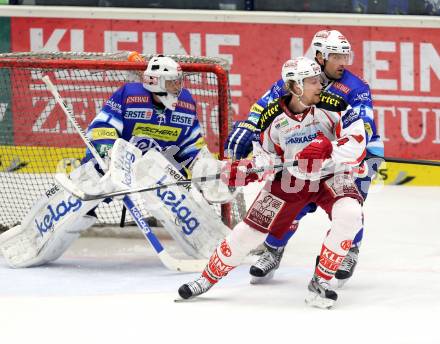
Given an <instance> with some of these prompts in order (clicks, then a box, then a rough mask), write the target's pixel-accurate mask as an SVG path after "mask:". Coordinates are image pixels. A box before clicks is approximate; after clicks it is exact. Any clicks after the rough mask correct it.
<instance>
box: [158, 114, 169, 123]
mask: <svg viewBox="0 0 440 344" xmlns="http://www.w3.org/2000/svg"><path fill="white" fill-rule="evenodd" d="M166 122H167V117H166V116H165V113H158V114H157V124H159V125H162V124H163V123H166Z"/></svg>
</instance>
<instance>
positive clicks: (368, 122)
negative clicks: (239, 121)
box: [248, 70, 384, 156]
mask: <svg viewBox="0 0 440 344" xmlns="http://www.w3.org/2000/svg"><path fill="white" fill-rule="evenodd" d="M324 90H326V91H328V92H330V93H333V94H336V95H338V96H340V97H342V98H343V99H344V100H345V102H347V103H348V104H349V105H350V106H351V107H352V108H353V109H354V111H356V112H357V113H359V114H360V116H361V118H362V119H363V121H364V126H365V133H366V138H367V152H368V153H370V154H374V155H377V156H383V154H384V147H383V142H382V139H381V138H380V136H379V135H378V134H377V130H376V124H375V122H374V118H373V102H372V99H371V92H370V87H369V86H368V84H367V83H366V82H365V81H363V80H361V79H360V78H358V77H357V76H356V75H354V74H353V73H351V72H350V71H348V70H345V71H344V73H343V74H342V78H341V79H339V80H334V81H330V82H329V83H328V84H327V85H325V87H324ZM286 94H287V90H286V89H285V87H284V81H283V80H282V79H280V80H278V81H277V82H275V83H274V84H273V85H272V87H271V88H270V89H269V90H268V91H267V92H266V93H265V94H264V95H263V96H262V97H261V98H260V99H258V100H257V102H256V103H255V104H254V105H252V107H251V110H250V112H249V115H248V120H249V121H251V122H253V123H254V124H255V125H257V124H258V121H259V120H260V116H261V112H262V111H263V109H264V108H266V107H267V105H268V104H269V103H271V102H273V101H274V100H275V99H277V98H280V97H282V96H284V95H286Z"/></svg>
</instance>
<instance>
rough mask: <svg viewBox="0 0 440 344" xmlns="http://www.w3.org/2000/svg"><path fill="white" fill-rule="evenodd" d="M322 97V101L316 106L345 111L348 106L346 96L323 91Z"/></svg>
mask: <svg viewBox="0 0 440 344" xmlns="http://www.w3.org/2000/svg"><path fill="white" fill-rule="evenodd" d="M320 98H321V101H320V102H319V103H318V104H316V107H317V108H319V109H324V110H329V111H335V112H339V111H344V110H345V109H346V108H347V106H348V103H347V102H346V101H345V100H344V98H342V97H340V96H338V95H336V94H334V93H331V92H327V91H323V92H321V95H320Z"/></svg>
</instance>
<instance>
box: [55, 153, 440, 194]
mask: <svg viewBox="0 0 440 344" xmlns="http://www.w3.org/2000/svg"><path fill="white" fill-rule="evenodd" d="M369 159H378V160H385V161H388V162H394V163H402V164H413V165H425V166H438V167H440V162H437V161H430V160H407V159H400V158H392V157H380V156H377V155H372V156H371V157H370V158H368V159H367V160H369ZM297 165H298V161H296V160H293V161H289V162H286V163H284V164H277V165H274V166H272V167H270V169H274V170H275V169H278V168H281V169H285V168H287V167H291V166H297ZM265 170H268V167H261V168H250V169H248V170H246V173H247V174H249V173H259V172H263V171H265ZM59 177H60V178H59V179H58V177H57V176H56V179H57V180H58V182H59V183H60V184H62V185H63V187H65V188H66V189H67V190H69V192H70V193H72V194H73V195H74V196H76V197H77V198H79V199H81V200H83V201H92V200H97V199H103V198H107V197H115V196H125V195H130V194H133V193H138V192H147V191H155V190H159V189H165V188H168V187H170V186H175V185H188V184H191V183H203V182H207V181H212V180H218V179H220V173H217V174H214V175H209V176H205V177H200V178H192V179H183V180H179V181H176V182H172V183H167V184H156V185H152V186H146V187H138V188H132V189H125V190H118V191H113V192H109V193H102V194H89V193H87V192H85V191H83V190H81V189H79V188H78V187H77V186H76V185H75V184H73V183H72V182H71V181H70V179H68V178H67V177H65V175H60V176H59Z"/></svg>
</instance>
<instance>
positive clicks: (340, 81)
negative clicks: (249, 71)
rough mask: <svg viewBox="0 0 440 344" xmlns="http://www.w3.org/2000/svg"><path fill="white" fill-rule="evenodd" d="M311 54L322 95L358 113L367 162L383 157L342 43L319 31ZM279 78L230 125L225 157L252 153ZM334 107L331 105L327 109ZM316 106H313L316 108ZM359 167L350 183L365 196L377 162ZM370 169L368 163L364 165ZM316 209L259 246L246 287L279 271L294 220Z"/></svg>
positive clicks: (341, 273)
mask: <svg viewBox="0 0 440 344" xmlns="http://www.w3.org/2000/svg"><path fill="white" fill-rule="evenodd" d="M312 49H313V51H314V53H315V60H316V61H317V62H318V63H319V65H320V66H321V70H322V73H321V83H322V84H323V91H327V92H329V93H331V94H334V95H336V96H339V97H341V98H342V99H343V100H344V101H345V102H346V103H348V104H349V105H350V106H351V107H352V108H353V109H354V111H356V112H357V113H359V114H360V115H361V117H362V119H363V121H364V126H365V131H366V137H367V153H368V154H369V155H367V159H368V158H369V156H371V155H374V156H383V150H384V148H383V142H382V140H381V138H380V136H379V135H378V133H377V130H376V125H375V122H374V119H373V103H372V98H371V92H370V88H369V86H368V84H367V83H366V82H365V81H364V80H362V79H360V78H359V77H357V76H356V75H354V74H353V73H351V72H350V71H349V70H347V69H346V66H347V65H350V64H351V62H352V50H351V45H350V43H349V42H348V40H347V39H346V38H345V37H344V36H343V35H342V34H341V33H340V32H339V31H336V30H322V31H319V32H317V33H316V34H315V36H314V37H313V40H312ZM287 92H288V91H287V90H286V88H285V86H284V82H283V80H282V79H280V80H278V81H277V82H275V83H274V84H273V85H272V87H271V88H270V89H269V90H268V91H267V92H266V93H265V94H264V95H263V96H262V97H261V98H260V99H259V100H258V101H257V102H256V103H255V104H254V105H253V106H252V107H251V109H250V112H249V115H248V118H247V119H246V120H245V121H239V122H236V123H235V126H234V128H233V130H232V131H231V133H230V134H229V137H228V140H227V142H226V144H225V153H226V155H227V156H229V157H230V158H234V159H242V158H245V157H246V156H247V155H248V154H249V153H250V152H251V151H252V142H253V141H254V140H258V136H259V129H260V127H261V122H262V121H261V112H262V110H263V109H264V108H265V107H266V106H267V104H269V103H271V102H273V101H274V100H275V99H277V98H279V97H281V96H284V95H285V94H287ZM321 102H322V103H328V102H337V99H336V98H334V97H327V96H326V95H325V93H324V92H323V94H322V95H321ZM332 105H337V104H332ZM317 107H319V104H318V105H317ZM367 165H368V164H364V165H363V166H364V167H363V169H364V170H363V171H360V172H361V173H360V174H359V178H358V179H357V180H356V184H357V186H358V188H359V189H360V191H361V193H362V194H363V196H364V198H365V197H366V195H367V192H368V188H369V185H370V182H371V178H372V177H373V175H374V169H376V170H377V168H378V166H377V160H375V164H374V166H370V170H368V166H367ZM370 165H371V164H370ZM315 210H316V205H315V204H309V205H307V206H306V207H305V208H304V209H303V211H302V212H301V213H300V214H299V215H298V216H297V218H296V220H295V221H294V222H293V223H292V225H291V227H290V230H289V231H288V232H287V233H286V235H285V236H284V237H283V238H282V239H281V240H280V239H277V238H275V237H273V236H271V235H269V236H268V238H267V240H266V242H265V244H264V246H265V247H264V252H263V253H262V254H261V256H260V258H259V259H258V261H257V262H256V263H255V264H254V265H253V266H252V267H251V269H250V273H251V275H252V276H253V277H252V281H251V283H258V282H260V281H262V280H267V279H270V278H272V277H273V274H274V272H275V270H276V269H277V268H278V267H279V264H280V262H281V258H282V255H283V252H284V247H285V246H286V244H287V242H288V241H289V239H290V238H291V237H292V235H293V234H294V233H295V231H296V230H297V228H298V222H299V220H300V219H301V218H302V217H303V216H305V215H306V214H307V213H309V212H314V211H315ZM362 237H363V228H360V230H359V232H358V233H357V235H356V237H355V238H354V239H353V243H352V247H351V249H350V251H349V253H348V254H347V256H346V258H345V259H344V261H343V263H342V264H341V265H340V268H339V270H338V271H337V273H336V278H337V279H338V280H339V284H340V285H341V284H343V283H344V282H346V281H347V280H348V279H349V278H350V277H351V276H352V274H353V271H354V269H355V267H356V264H357V260H358V254H359V247H360V244H361V242H362Z"/></svg>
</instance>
